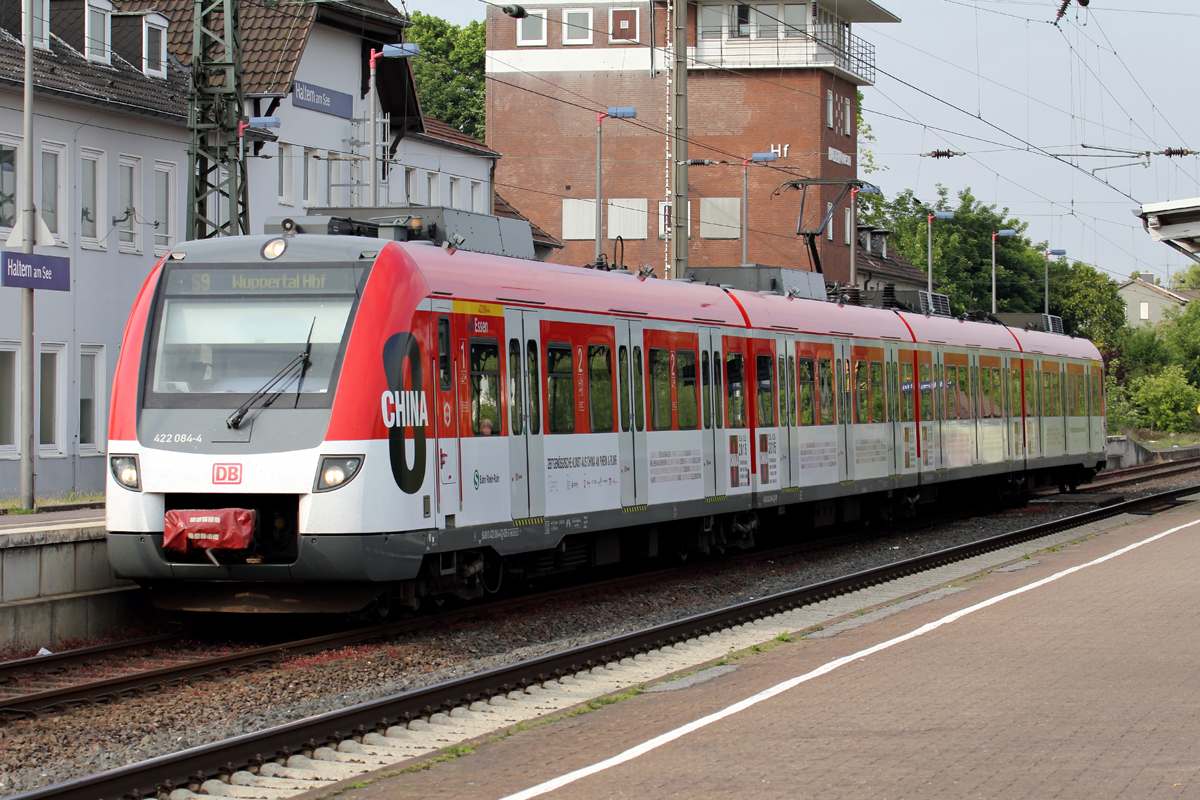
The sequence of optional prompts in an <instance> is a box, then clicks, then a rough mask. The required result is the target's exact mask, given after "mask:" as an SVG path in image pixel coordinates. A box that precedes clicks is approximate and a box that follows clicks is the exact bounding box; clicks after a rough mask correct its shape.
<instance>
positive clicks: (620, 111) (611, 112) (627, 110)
mask: <svg viewBox="0 0 1200 800" xmlns="http://www.w3.org/2000/svg"><path fill="white" fill-rule="evenodd" d="M605 117H612V118H613V119H635V118H636V117H637V109H636V108H633V107H632V106H613V107H610V108H609V109H608V111H607V112H604V111H597V112H596V253H595V262H594V263H595V264H596V266H599V265H600V253H601V252H602V250H601V247H600V239H601V236H602V231H601V225H602V224H603V220H604V215H603V213H602V209H601V206H600V202H601V194H600V180H601V175H600V131H601V130H602V128H601V125H600V123H601V122H603V121H604V118H605Z"/></svg>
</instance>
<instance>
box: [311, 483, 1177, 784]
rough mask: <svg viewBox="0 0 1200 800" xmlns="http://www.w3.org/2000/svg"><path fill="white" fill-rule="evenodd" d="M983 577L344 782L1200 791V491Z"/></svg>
mask: <svg viewBox="0 0 1200 800" xmlns="http://www.w3.org/2000/svg"><path fill="white" fill-rule="evenodd" d="M1188 523H1198V524H1194V525H1192V526H1190V527H1186V528H1183V529H1180V530H1178V531H1176V532H1174V533H1171V534H1169V535H1166V536H1163V537H1161V538H1158V539H1155V540H1152V541H1146V540H1147V539H1149V538H1150V537H1152V536H1154V535H1156V534H1159V533H1162V532H1164V531H1167V530H1169V529H1172V528H1175V527H1177V526H1181V525H1187V524H1188ZM1139 542H1141V543H1142V544H1141V545H1140V546H1136V547H1134V548H1133V549H1129V550H1126V551H1124V552H1120V551H1122V549H1123V548H1127V547H1129V546H1130V545H1136V544H1137V543H1139ZM1113 554H1116V555H1113ZM1105 556H1111V557H1110V558H1108V559H1107V560H1104V561H1101V562H1099V563H1096V562H1097V559H1102V558H1104V557H1105ZM1076 567H1079V569H1077V570H1075V571H1073V572H1071V571H1069V570H1071V569H1072V568H1076ZM1064 571H1068V572H1067V574H1065V575H1063V574H1062V573H1064ZM1055 576H1059V577H1055ZM1045 579H1050V580H1049V581H1047V582H1045V583H1040V584H1039V583H1038V582H1039V581H1043V580H1045ZM962 588H964V589H965V590H964V591H958V592H953V593H950V592H944V593H942V595H941V596H940V597H939V598H938V599H936V600H932V601H930V602H926V603H923V604H917V605H914V606H912V607H910V608H908V609H906V610H904V611H901V612H899V613H894V614H891V615H890V616H886V617H884V618H882V619H880V620H879V621H878V622H875V623H871V624H864V625H858V626H849V625H847V626H844V628H843V630H842V632H840V633H838V634H837V635H832V636H830V635H826V636H824V637H823V638H812V639H805V640H802V641H797V642H792V643H785V644H780V645H778V646H776V647H774V648H772V649H770V650H768V651H766V652H764V653H760V654H757V655H751V656H747V657H745V658H742V659H739V660H737V661H736V662H734V664H735V666H736V669H734V670H732V671H728V670H725V671H722V672H723V674H718V675H715V676H714V677H712V678H711V679H710V680H699V679H692V681H690V683H689V685H687V687H686V688H682V689H680V690H678V691H668V692H647V693H645V694H642V695H639V696H637V697H634V698H630V699H625V700H622V701H620V702H618V703H614V704H612V705H609V706H606V707H604V708H601V709H599V710H597V711H593V712H590V713H587V714H581V715H579V716H575V717H572V718H569V719H564V720H559V721H556V722H552V723H550V724H545V725H540V726H536V727H532V728H529V729H527V730H523V731H519V732H517V733H515V734H513V735H511V736H509V737H507V738H503V739H499V740H493V741H490V742H487V743H482V744H480V745H479V746H478V748H477V749H476V751H475V752H474V753H473V754H471V755H467V756H463V757H459V758H456V759H454V760H450V761H446V762H442V763H438V764H435V765H433V766H432V767H431V768H429V769H425V770H422V771H418V772H413V773H408V774H402V775H398V776H395V777H392V778H384V779H381V780H378V781H376V782H373V783H370V784H369V785H367V786H365V787H363V788H355V789H348V790H347V791H345V792H344V793H342V794H340V795H338V796H339V797H341V798H347V799H349V798H353V799H354V800H367V799H368V798H370V799H371V800H378V799H381V798H388V799H389V800H392V799H393V798H429V797H435V796H448V797H455V798H457V800H476V799H477V798H478V799H479V800H483V799H485V798H486V799H487V800H492V799H493V798H505V797H516V796H533V793H531V792H529V790H530V789H531V788H532V787H541V788H542V789H545V791H544V793H542V794H540V795H538V796H544V797H555V798H626V797H628V798H634V797H636V798H641V799H646V800H648V799H652V798H667V797H687V798H710V797H712V798H725V797H728V798H739V799H740V798H749V797H754V798H758V797H780V798H803V797H814V798H827V797H828V798H833V797H838V798H841V797H849V798H859V797H861V798H873V799H879V800H882V799H883V798H1089V799H1092V798H1107V797H1129V798H1143V797H1146V798H1157V797H1171V798H1174V797H1198V796H1200V775H1198V772H1200V747H1198V746H1197V738H1198V736H1197V733H1198V732H1200V505H1197V504H1193V505H1190V506H1184V507H1180V508H1176V509H1174V510H1171V511H1169V512H1166V513H1163V514H1159V515H1157V516H1152V517H1146V518H1145V519H1142V520H1138V521H1137V522H1135V523H1133V524H1129V525H1126V526H1123V527H1120V528H1117V529H1115V530H1112V531H1110V532H1108V533H1105V534H1102V535H1099V536H1096V537H1094V538H1092V539H1090V540H1087V541H1084V542H1081V543H1078V544H1075V545H1071V546H1069V547H1065V548H1063V549H1061V550H1059V551H1057V552H1050V553H1044V554H1040V555H1037V556H1036V557H1035V558H1033V559H1030V560H1026V561H1020V562H1017V563H1016V564H1014V565H1013V566H1012V567H1010V568H1007V569H1005V570H1003V571H996V572H992V573H990V574H988V575H985V576H983V577H980V578H978V579H976V580H972V581H969V582H967V583H965V584H963V587H962ZM981 603H983V604H984V605H983V606H982V607H980V606H979V604H981ZM956 612H966V613H962V614H961V616H957V617H955V615H956ZM931 623H933V625H931ZM939 623H940V624H939ZM923 626H929V627H928V628H927V629H926V628H924V627H923ZM918 631H920V633H919V634H916V635H914V634H915V632H918ZM827 633H828V632H827ZM814 672H815V673H817V674H815V675H814ZM802 676H808V678H807V679H804V678H802ZM698 677H703V676H698ZM788 682H791V683H790V684H789V683H788ZM772 688H774V690H775V693H774V694H770V690H772ZM764 692H766V693H767V694H768V695H769V696H766V697H764V696H763V693H764ZM751 698H756V699H757V700H758V702H754V703H750V702H747V701H748V699H751ZM739 703H740V704H741V706H743V707H741V708H739V707H738V706H737V705H736V704H739ZM714 714H717V715H721V714H724V716H720V718H719V719H717V720H716V721H710V722H709V723H708V724H699V723H704V722H705V718H706V717H707V716H708V715H714ZM688 725H692V726H694V728H695V729H694V730H690V731H687V732H682V733H681V728H682V727H683V726H688ZM656 737H661V738H663V739H666V740H667V741H665V742H661V743H659V744H658V746H652V745H655V740H656ZM639 746H642V748H641V749H643V750H644V751H645V752H636V751H631V748H638V747H639ZM606 759H614V760H619V761H620V763H616V764H614V765H610V766H606V765H605V764H604V762H605V760H606ZM622 759H623V760H622ZM581 770H582V771H585V772H588V773H589V774H587V775H586V776H584V777H579V778H578V779H576V780H573V781H571V782H569V783H565V785H560V786H558V787H553V788H547V787H545V785H544V782H547V781H553V780H555V779H560V778H562V777H563V776H568V775H571V774H572V773H574V772H576V771H581ZM359 780H361V779H359ZM330 788H332V787H330ZM327 792H328V790H325V791H324V792H322V794H327Z"/></svg>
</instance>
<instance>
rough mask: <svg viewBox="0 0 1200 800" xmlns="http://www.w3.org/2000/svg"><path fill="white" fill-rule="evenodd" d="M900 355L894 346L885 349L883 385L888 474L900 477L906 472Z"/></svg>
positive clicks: (890, 345) (886, 346) (887, 346)
mask: <svg viewBox="0 0 1200 800" xmlns="http://www.w3.org/2000/svg"><path fill="white" fill-rule="evenodd" d="M899 372H900V355H899V353H897V351H896V346H895V345H893V344H889V345H885V346H884V348H883V385H884V394H885V400H884V404H883V407H884V408H885V409H886V414H887V426H886V428H885V430H886V431H887V435H886V436H885V437H884V438H885V439H887V446H888V474H889V475H899V474H900V473H902V472H903V471H904V469H903V466H904V441H903V436H904V426H903V425H902V424H901V423H900V414H899V410H900V403H899V400H900V389H899V377H898V376H899Z"/></svg>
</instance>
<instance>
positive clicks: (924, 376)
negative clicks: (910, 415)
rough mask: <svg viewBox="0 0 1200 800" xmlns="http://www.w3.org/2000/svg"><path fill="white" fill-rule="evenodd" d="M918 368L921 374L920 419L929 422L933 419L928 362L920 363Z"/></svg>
mask: <svg viewBox="0 0 1200 800" xmlns="http://www.w3.org/2000/svg"><path fill="white" fill-rule="evenodd" d="M919 370H920V375H921V421H922V422H929V421H930V420H932V419H933V389H932V380H931V378H932V376H931V375H930V372H929V365H928V364H921V365H920V366H919Z"/></svg>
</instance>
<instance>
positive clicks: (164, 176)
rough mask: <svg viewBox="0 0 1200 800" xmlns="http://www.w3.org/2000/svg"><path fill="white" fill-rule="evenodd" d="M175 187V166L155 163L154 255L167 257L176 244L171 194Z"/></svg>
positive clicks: (161, 162) (160, 162) (159, 162)
mask: <svg viewBox="0 0 1200 800" xmlns="http://www.w3.org/2000/svg"><path fill="white" fill-rule="evenodd" d="M174 187H175V165H174V164H171V163H167V162H163V161H156V162H154V255H156V256H162V255H166V253H167V251H168V250H170V249H171V245H173V244H174V243H175V239H174V236H175V225H174V223H173V221H172V220H171V214H172V213H173V211H174V206H175V204H174V203H173V202H172V201H171V192H172V190H173V189H174Z"/></svg>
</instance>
